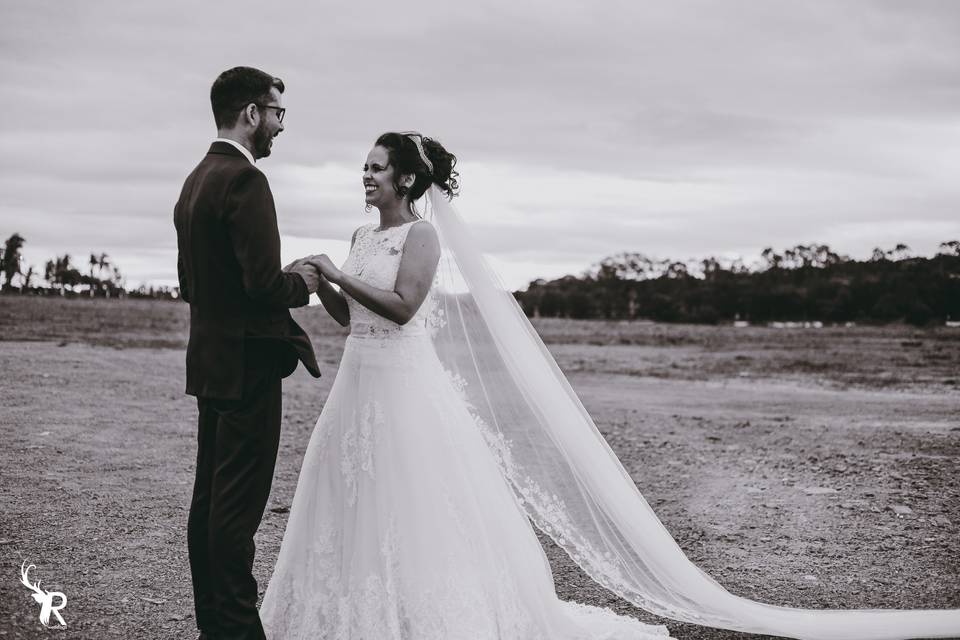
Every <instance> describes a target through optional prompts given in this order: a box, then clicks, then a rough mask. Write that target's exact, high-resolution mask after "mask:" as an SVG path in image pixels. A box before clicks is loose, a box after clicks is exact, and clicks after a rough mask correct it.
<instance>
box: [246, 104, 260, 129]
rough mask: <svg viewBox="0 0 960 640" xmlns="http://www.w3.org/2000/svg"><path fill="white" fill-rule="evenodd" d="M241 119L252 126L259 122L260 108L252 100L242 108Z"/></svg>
mask: <svg viewBox="0 0 960 640" xmlns="http://www.w3.org/2000/svg"><path fill="white" fill-rule="evenodd" d="M243 119H244V120H245V121H246V123H247V124H249V125H250V126H252V127H255V126H257V125H258V124H259V123H260V120H259V119H260V110H259V109H258V108H257V105H255V104H253V103H252V102H251V103H250V104H248V105H247V106H246V107H244V108H243Z"/></svg>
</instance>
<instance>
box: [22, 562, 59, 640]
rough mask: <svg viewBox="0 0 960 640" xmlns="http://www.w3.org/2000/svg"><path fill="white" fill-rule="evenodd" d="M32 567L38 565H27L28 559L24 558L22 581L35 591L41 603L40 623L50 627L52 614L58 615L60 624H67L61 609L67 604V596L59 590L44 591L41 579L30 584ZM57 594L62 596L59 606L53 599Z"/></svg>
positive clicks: (35, 598) (34, 593)
mask: <svg viewBox="0 0 960 640" xmlns="http://www.w3.org/2000/svg"><path fill="white" fill-rule="evenodd" d="M30 569H36V565H32V564H31V565H27V561H26V560H24V561H23V564H22V565H20V582H21V583H22V584H23V586H25V587H26V588H28V589H30V590H31V591H33V599H34V600H36V601H37V603H38V604H39V605H40V623H41V624H42V625H43V626H45V627H49V626H50V625H49V622H50V614H51V613H52V614H53V615H55V616H57V620H59V621H60V624H61V625H63V626H64V627H65V626H67V623H66V622H64V621H63V617H61V615H60V610H61V609H63V608H64V607H66V606H67V596H65V595H63V594H62V593H60V592H59V591H44V590H43V589H41V588H40V581H39V580H37V584H30V579H29V577H28V574H29V573H30ZM57 596H59V597H60V600H61V602H60V604H59V605H58V606H56V607H55V606H53V599H54V598H56V597H57Z"/></svg>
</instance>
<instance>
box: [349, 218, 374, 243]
mask: <svg viewBox="0 0 960 640" xmlns="http://www.w3.org/2000/svg"><path fill="white" fill-rule="evenodd" d="M375 226H377V225H376V224H375V223H370V222H368V223H367V224H362V225H360V226H359V227H357V228H356V229H354V230H353V235H352V236H351V237H350V246H351V247H353V245H355V244H356V243H357V238H359V237H360V234H361V233H363V232H364V231H365V230H367V229H372V228H373V227H375Z"/></svg>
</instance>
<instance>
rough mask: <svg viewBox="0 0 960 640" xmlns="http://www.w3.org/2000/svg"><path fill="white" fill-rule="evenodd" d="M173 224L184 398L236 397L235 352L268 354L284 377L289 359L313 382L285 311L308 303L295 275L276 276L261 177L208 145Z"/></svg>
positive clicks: (309, 362)
mask: <svg viewBox="0 0 960 640" xmlns="http://www.w3.org/2000/svg"><path fill="white" fill-rule="evenodd" d="M173 221H174V225H175V226H176V228H177V248H178V256H177V271H178V275H179V277H180V295H181V296H182V297H183V299H184V300H186V301H187V302H189V303H190V341H189V343H188V344H187V390H186V391H187V393H188V394H190V395H194V396H201V397H205V398H219V399H225V400H235V399H239V398H240V396H241V390H242V388H243V375H244V365H245V363H246V364H247V365H249V364H250V362H249V358H248V359H247V360H245V357H244V354H245V351H248V352H253V351H256V352H257V353H275V354H276V356H275V357H277V358H279V359H280V362H279V365H280V370H281V374H282V375H283V376H284V377H285V376H288V375H290V374H291V373H293V370H294V369H296V367H297V360H299V361H300V362H303V364H304V366H305V367H306V368H307V370H308V371H309V372H310V373H311V374H312V375H313V376H314V377H318V376H319V375H320V371H319V368H318V366H317V359H316V356H315V355H314V353H313V346H312V345H311V344H310V339H309V338H308V337H307V334H306V333H305V332H304V331H303V329H301V328H300V326H299V325H297V323H296V322H294V321H293V318H291V317H290V312H289V311H288V309H289V308H290V307H300V306H303V305H305V304H307V301H308V300H309V297H310V296H309V293H308V292H307V286H306V283H304V281H303V278H302V277H300V276H299V275H297V274H295V273H284V272H283V271H282V269H281V266H280V232H279V231H278V229H277V212H276V209H275V208H274V204H273V195H272V194H271V193H270V186H269V185H268V184H267V178H266V176H264V175H263V173H261V172H260V170H259V169H257V168H256V167H255V166H253V165H252V164H251V163H250V161H249V160H247V158H246V157H245V156H244V155H243V154H242V153H241V152H240V150H239V149H237V148H235V147H233V146H232V145H230V144H228V143H226V142H214V143H213V144H212V145H211V146H210V150H209V151H208V152H207V155H206V156H205V157H204V158H203V160H201V161H200V164H199V165H197V167H196V168H195V169H194V170H193V172H192V173H191V174H190V175H189V176H188V177H187V181H186V182H185V183H184V184H183V190H182V191H181V192H180V199H179V200H178V201H177V205H176V207H175V208H174V213H173ZM264 346H267V347H269V348H268V349H264V348H263V347H264ZM274 346H275V347H276V349H274V348H273V347H274ZM247 355H250V354H249V353H248V354H247Z"/></svg>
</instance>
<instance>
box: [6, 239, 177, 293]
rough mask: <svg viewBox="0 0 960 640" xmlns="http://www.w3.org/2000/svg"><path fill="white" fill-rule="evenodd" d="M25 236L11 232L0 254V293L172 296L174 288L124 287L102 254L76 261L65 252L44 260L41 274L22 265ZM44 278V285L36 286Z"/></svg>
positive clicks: (109, 262) (151, 286)
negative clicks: (0, 279)
mask: <svg viewBox="0 0 960 640" xmlns="http://www.w3.org/2000/svg"><path fill="white" fill-rule="evenodd" d="M24 244H26V238H24V237H23V236H22V235H20V234H19V233H14V234H13V235H11V236H10V237H9V238H7V240H6V242H5V243H4V246H3V252H2V253H0V278H2V281H0V292H2V293H19V294H31V295H60V296H64V297H80V296H84V297H90V298H97V297H99V298H124V297H127V296H129V297H133V298H164V299H175V298H177V297H178V295H177V294H178V291H177V289H176V288H175V287H173V288H172V287H166V286H159V287H157V286H153V285H141V286H139V287H137V288H136V289H127V281H126V278H124V276H123V273H122V272H121V271H120V267H119V266H118V265H116V264H115V263H114V262H113V261H112V260H111V258H110V256H108V255H107V254H106V253H99V254H97V253H91V254H90V257H89V258H88V259H87V260H86V261H80V262H76V261H75V260H74V258H73V256H71V255H70V254H69V253H65V254H63V255H62V256H59V255H58V256H54V257H53V258H52V259H50V260H47V262H46V264H45V265H44V269H43V274H42V275H41V273H40V272H39V271H37V269H36V268H35V267H34V266H33V265H29V266H28V267H27V268H26V269H24V268H23V246H24ZM41 281H45V282H46V284H47V286H40V282H41Z"/></svg>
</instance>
